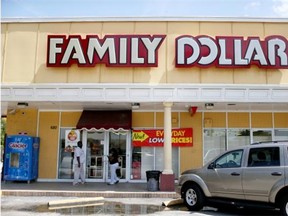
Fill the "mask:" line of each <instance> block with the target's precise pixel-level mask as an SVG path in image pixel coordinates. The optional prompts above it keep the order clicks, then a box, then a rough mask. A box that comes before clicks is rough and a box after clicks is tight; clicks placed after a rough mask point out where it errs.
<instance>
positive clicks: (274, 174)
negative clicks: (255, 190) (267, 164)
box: [271, 172, 282, 176]
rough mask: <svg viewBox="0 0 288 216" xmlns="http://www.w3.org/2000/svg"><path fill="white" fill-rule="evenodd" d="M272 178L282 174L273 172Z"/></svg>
mask: <svg viewBox="0 0 288 216" xmlns="http://www.w3.org/2000/svg"><path fill="white" fill-rule="evenodd" d="M271 175H272V176H281V175H282V172H273V173H271Z"/></svg>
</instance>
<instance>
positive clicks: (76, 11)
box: [1, 0, 288, 18]
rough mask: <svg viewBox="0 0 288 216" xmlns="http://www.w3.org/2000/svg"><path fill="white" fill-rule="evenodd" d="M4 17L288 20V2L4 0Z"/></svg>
mask: <svg viewBox="0 0 288 216" xmlns="http://www.w3.org/2000/svg"><path fill="white" fill-rule="evenodd" d="M1 17H2V18H69V17H256V18H288V0H1Z"/></svg>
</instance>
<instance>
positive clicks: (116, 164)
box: [110, 163, 119, 184]
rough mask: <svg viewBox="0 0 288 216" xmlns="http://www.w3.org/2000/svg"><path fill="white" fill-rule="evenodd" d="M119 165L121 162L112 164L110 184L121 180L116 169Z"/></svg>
mask: <svg viewBox="0 0 288 216" xmlns="http://www.w3.org/2000/svg"><path fill="white" fill-rule="evenodd" d="M118 167H119V163H115V164H110V178H111V179H110V184H114V183H115V182H116V181H119V178H118V177H117V174H116V169H117V168H118Z"/></svg>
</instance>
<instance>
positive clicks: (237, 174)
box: [231, 172, 240, 176]
mask: <svg viewBox="0 0 288 216" xmlns="http://www.w3.org/2000/svg"><path fill="white" fill-rule="evenodd" d="M231 175H232V176H240V173H236V172H233V173H231Z"/></svg>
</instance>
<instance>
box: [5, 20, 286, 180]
mask: <svg viewBox="0 0 288 216" xmlns="http://www.w3.org/2000/svg"><path fill="white" fill-rule="evenodd" d="M1 34H2V37H1V40H2V41H1V44H2V50H1V53H2V62H1V63H2V68H1V69H2V70H1V71H2V73H1V78H2V79H1V80H2V81H1V95H2V98H1V109H2V117H3V116H5V117H6V118H7V125H6V127H7V128H6V133H7V135H12V134H19V133H25V134H27V135H31V136H38V137H40V155H39V178H38V180H39V181H72V178H73V168H72V158H73V146H75V144H76V142H77V141H78V140H82V141H83V144H84V150H85V152H86V164H85V167H86V170H85V175H86V179H87V181H88V182H104V181H108V179H109V172H108V158H107V155H108V154H109V150H110V149H111V148H116V149H117V150H118V151H119V154H120V166H121V169H120V175H121V181H122V182H126V181H129V182H134V181H146V171H147V170H160V171H163V173H164V174H167V175H173V176H174V179H175V180H177V178H178V176H179V175H180V173H181V172H182V171H184V170H186V169H188V168H196V167H200V166H201V165H203V163H205V162H207V161H209V160H210V159H212V157H213V156H215V155H216V154H218V153H220V152H222V151H225V150H227V149H231V148H234V147H237V146H240V145H249V144H250V143H252V142H258V141H265V140H280V139H281V140H288V41H287V40H288V21H287V20H282V19H276V20H259V19H257V20H256V19H255V20H253V19H252V20H248V19H242V20H240V19H238V20H236V19H202V20H199V19H198V20H197V19H193V18H190V19H189V18H185V19H181V18H179V19H174V20H171V19H139V18H137V19H136V18H135V19H134V20H133V19H123V18H122V19H121V18H120V19H116V18H115V19H108V18H106V19H94V20H84V19H82V20H80V19H78V20H41V21H39V20H38V21H32V20H2V25H1Z"/></svg>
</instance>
